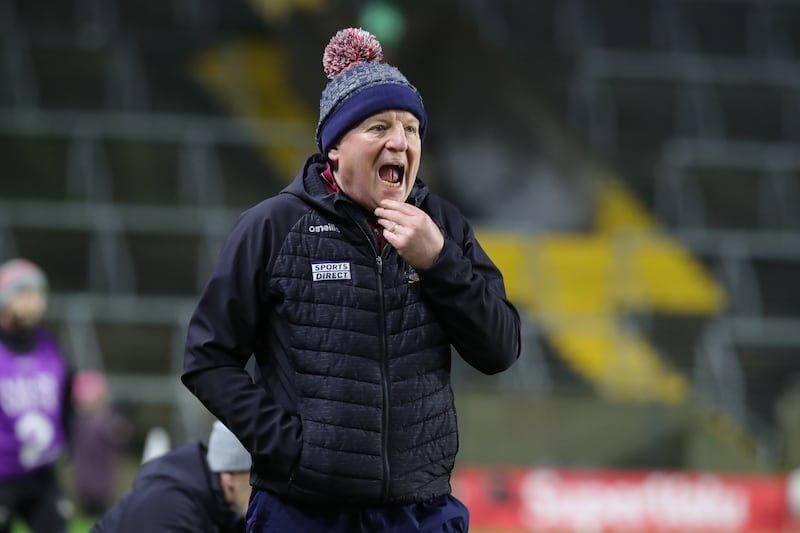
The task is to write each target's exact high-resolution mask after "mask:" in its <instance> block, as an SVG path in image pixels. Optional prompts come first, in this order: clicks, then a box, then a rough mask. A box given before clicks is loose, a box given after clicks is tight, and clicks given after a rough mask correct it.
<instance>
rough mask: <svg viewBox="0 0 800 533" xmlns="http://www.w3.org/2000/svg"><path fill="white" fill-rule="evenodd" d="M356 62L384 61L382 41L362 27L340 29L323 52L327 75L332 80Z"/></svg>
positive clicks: (323, 64)
mask: <svg viewBox="0 0 800 533" xmlns="http://www.w3.org/2000/svg"><path fill="white" fill-rule="evenodd" d="M356 63H383V48H382V47H381V43H379V42H378V39H376V38H375V36H374V35H372V34H371V33H370V32H368V31H365V30H362V29H361V28H347V29H344V30H339V31H338V32H336V35H334V36H333V37H331V40H330V42H329V43H328V46H326V47H325V52H324V53H323V54H322V69H323V70H324V71H325V75H326V76H328V79H331V80H332V79H334V78H335V77H336V76H338V75H339V74H341V73H342V71H344V70H345V69H347V68H348V67H350V66H352V65H354V64H356Z"/></svg>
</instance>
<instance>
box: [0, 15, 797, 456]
mask: <svg viewBox="0 0 800 533" xmlns="http://www.w3.org/2000/svg"><path fill="white" fill-rule="evenodd" d="M269 4H270V3H269V2H259V1H256V0H253V1H251V2H246V1H244V0H241V1H226V2H223V1H214V0H204V1H199V2H198V1H193V0H171V1H166V2H139V1H134V0H70V1H66V2H63V1H57V0H40V1H39V2H30V3H29V2H23V1H21V0H0V32H1V34H2V39H1V40H0V161H3V166H4V168H3V171H2V173H3V178H2V179H1V180H0V255H2V256H11V255H25V256H28V257H31V258H32V259H34V260H35V261H38V262H39V263H41V264H42V265H43V266H44V267H45V268H46V269H47V270H48V272H49V273H50V275H51V278H52V285H53V289H54V291H53V305H52V313H51V320H52V322H53V325H54V326H55V327H56V328H57V331H58V332H59V333H60V336H61V337H62V338H63V339H64V341H65V346H66V347H67V350H68V351H69V353H70V354H71V355H72V356H73V358H74V362H75V363H76V364H77V365H79V366H82V367H94V368H100V369H103V370H105V371H107V372H108V373H109V375H110V377H111V382H112V386H113V388H114V390H115V391H116V392H117V395H118V398H119V399H120V400H122V401H126V402H131V403H134V404H136V405H137V406H139V408H140V409H141V411H142V414H141V416H142V417H143V419H144V420H145V424H146V425H166V426H168V427H170V428H171V430H172V431H173V432H174V433H175V435H176V436H177V437H176V438H177V439H180V438H181V436H196V437H202V436H203V435H204V428H205V423H206V419H205V418H203V413H202V412H201V411H199V410H198V409H197V404H196V402H195V401H194V400H193V399H192V398H191V397H190V396H189V395H188V393H185V392H184V391H183V389H182V387H181V386H180V385H179V382H178V379H177V374H178V373H179V371H180V363H181V361H180V359H181V353H182V345H183V336H184V335H185V326H186V321H187V320H188V315H189V313H190V312H191V309H192V307H193V305H194V303H195V296H196V294H197V291H198V290H199V289H200V286H201V284H202V283H203V282H204V280H205V276H206V275H207V273H208V269H209V268H210V265H211V263H212V261H213V259H214V256H215V254H216V253H217V251H218V249H219V246H220V243H221V239H222V238H223V237H224V236H225V235H226V234H227V232H228V230H229V228H230V226H231V224H232V223H233V221H234V219H235V216H236V214H237V213H238V212H239V210H240V209H241V208H243V207H245V206H247V205H249V204H251V203H253V202H254V201H256V200H258V199H260V198H262V197H265V196H268V195H270V194H272V193H274V192H276V191H277V190H278V189H279V188H280V187H282V186H283V184H284V183H285V182H286V180H287V179H288V178H289V177H290V176H291V175H292V173H293V172H294V169H295V168H296V167H297V165H299V163H300V161H301V159H300V158H301V157H302V156H303V155H304V154H306V153H308V151H309V150H313V149H314V147H313V143H312V132H313V128H314V125H315V122H316V118H315V117H316V109H315V106H316V103H317V102H316V99H317V98H318V96H319V91H318V88H319V87H320V86H321V85H322V83H324V80H323V79H322V78H321V73H320V72H318V70H315V69H316V65H317V64H318V52H319V50H318V49H319V46H318V43H322V42H324V41H325V40H326V39H327V38H328V37H329V36H330V35H331V34H332V31H334V30H335V29H338V27H339V26H342V25H344V24H351V23H352V20H354V19H355V18H356V17H357V10H358V8H359V5H360V3H359V2H348V1H344V0H342V1H338V2H334V1H330V2H322V1H306V2H302V1H297V2H288V3H286V5H289V6H294V11H292V8H287V9H289V12H288V13H287V12H283V13H282V14H281V16H278V15H277V14H276V13H275V11H274V10H270V9H267V7H268V6H269ZM403 9H404V10H405V11H406V13H407V17H408V20H411V19H413V20H414V21H415V23H414V24H409V25H408V28H407V32H408V34H409V36H408V39H407V41H408V43H409V44H408V46H407V47H406V46H405V45H404V47H403V48H404V49H403V50H388V53H389V54H394V55H393V56H392V60H393V61H396V62H398V63H400V64H402V68H403V70H404V72H407V74H408V75H409V78H411V79H413V80H420V81H419V82H418V85H420V89H421V91H422V94H424V95H425V97H426V105H427V106H428V107H429V108H430V109H431V111H432V112H433V113H436V115H435V117H436V122H437V124H440V125H439V126H437V128H435V129H433V131H431V133H430V136H429V139H428V140H427V141H426V142H427V143H428V144H427V146H428V147H429V148H427V152H426V158H428V161H426V163H425V164H426V165H429V166H428V167H427V168H424V169H423V170H432V172H429V174H431V175H433V176H435V177H434V179H435V180H438V181H436V182H435V183H434V185H435V186H437V187H439V188H441V189H444V190H445V191H446V192H447V193H448V194H450V193H452V196H454V197H455V199H456V200H457V201H459V202H460V203H461V204H462V205H464V206H465V208H466V210H467V212H468V213H469V214H470V215H471V216H472V217H474V218H475V220H476V225H478V227H479V230H480V231H481V233H482V239H484V241H485V243H486V246H487V248H488V249H489V251H490V253H491V254H492V256H493V257H496V259H497V261H498V263H499V264H500V265H501V267H502V268H503V270H504V272H505V273H506V276H507V281H508V286H509V292H510V294H511V297H512V298H513V299H514V301H515V302H518V304H519V305H520V309H521V310H522V311H523V313H524V315H525V317H526V320H525V324H524V335H525V342H524V346H525V353H524V355H523V358H522V360H521V361H520V365H519V367H518V370H517V371H516V372H511V373H508V374H505V375H502V376H500V377H498V378H492V380H491V381H488V382H486V384H487V386H489V387H491V388H494V389H503V390H514V391H517V392H533V393H557V392H558V391H562V390H572V388H574V387H578V388H580V389H581V390H591V391H593V393H596V394H597V395H598V396H599V397H601V398H605V399H607V400H609V401H611V402H633V403H640V404H643V405H649V404H663V405H672V406H674V405H682V404H685V403H686V402H690V401H696V400H700V401H702V402H704V403H705V404H707V405H710V406H714V407H715V408H718V409H719V412H722V413H725V414H726V416H729V417H730V418H731V420H733V421H735V422H736V424H740V425H741V427H742V428H744V429H745V430H746V431H748V432H751V433H748V435H751V436H752V438H754V439H755V442H756V443H757V445H758V446H757V447H759V446H760V447H761V448H762V451H763V450H767V453H766V457H767V460H766V461H767V464H770V465H774V464H776V462H777V461H779V459H778V456H779V455H780V449H779V448H780V446H779V442H778V441H779V435H778V432H779V428H778V424H779V421H778V420H776V419H775V410H776V403H777V402H779V401H780V400H781V398H782V396H783V395H784V394H785V393H787V392H788V391H789V390H790V388H791V387H792V385H793V383H794V380H795V379H796V373H797V372H796V371H797V369H798V364H797V360H798V358H797V356H798V350H799V349H800V338H798V333H797V332H798V331H800V327H798V326H800V306H798V304H797V302H799V301H800V294H798V291H800V284H798V283H797V282H796V281H795V278H796V276H797V269H798V263H800V234H799V233H798V230H800V214H798V212H797V210H796V206H797V205H800V204H799V203H798V201H800V190H799V189H800V184H799V183H798V179H799V178H800V156H798V153H797V150H796V149H795V148H796V143H797V141H798V137H800V122H798V120H800V119H799V118H798V117H800V114H799V113H798V111H799V110H800V100H798V96H797V85H798V84H799V83H800V81H799V80H800V71H798V67H797V65H798V63H797V59H798V57H800V39H799V38H798V35H800V34H798V32H796V31H791V29H792V28H796V27H798V25H800V6H798V5H797V4H796V3H794V2H791V1H789V0H765V1H761V2H752V1H746V0H713V1H712V0H540V1H537V2H513V1H505V0H504V1H498V2H495V1H488V0H484V1H471V2H458V1H456V0H453V1H452V2H443V3H441V4H437V5H431V3H430V2H421V1H416V0H415V1H409V2H404V3H403ZM270 17H272V18H270ZM296 26H302V28H303V31H302V32H301V31H297V30H296V29H295V27H296ZM442 28H447V29H448V30H449V31H442ZM742 36H746V38H744V39H743V38H742ZM434 42H435V43H436V45H435V46H432V45H431V43H434ZM312 44H313V45H312ZM405 48H407V50H406V49H405ZM420 58H424V59H425V60H420ZM443 61H446V62H447V63H443ZM476 63H479V64H481V65H483V66H482V69H484V70H485V72H483V73H482V74H484V75H483V76H474V77H472V78H471V80H472V83H473V85H474V88H475V89H476V90H477V91H489V90H500V91H501V92H502V93H503V96H504V97H503V98H497V99H496V100H494V99H492V100H489V99H486V100H485V101H484V102H483V104H485V105H483V106H478V109H476V110H475V113H476V115H474V116H470V117H468V118H471V120H467V121H466V122H463V116H464V115H465V112H464V110H465V109H473V108H472V107H470V106H471V105H472V104H474V102H475V98H476V97H475V96H474V93H470V92H467V91H465V90H464V89H463V81H464V80H463V79H462V78H461V77H460V76H458V75H456V74H453V72H449V71H447V69H443V68H441V65H442V64H448V65H450V66H451V67H452V69H453V70H454V71H456V72H471V70H470V69H472V68H474V64H476ZM298 65H302V68H301V67H298ZM484 84H485V85H484ZM486 94H490V93H488V92H487V93H486ZM499 126H503V128H500V127H499ZM491 128H496V129H495V130H491ZM500 129H504V130H507V131H505V132H504V135H505V136H503V135H501V134H499V133H497V134H494V135H492V136H490V137H496V139H500V141H497V140H496V139H494V142H495V145H492V144H491V142H492V139H486V138H484V137H481V130H491V131H495V132H496V131H499V130H500ZM473 130H474V131H473ZM453 132H458V133H459V135H452V133H453ZM450 137H453V139H452V140H451V139H450ZM471 143H472V144H471ZM498 144H499V145H504V144H505V145H507V146H511V148H510V152H509V151H503V150H509V149H508V148H507V147H503V146H496V145H498ZM464 146H466V147H468V148H469V147H471V148H474V150H465V149H464ZM487 146H488V148H487ZM467 152H468V154H467ZM429 154H430V155H429ZM453 154H455V155H453ZM466 155H469V156H470V158H469V159H467V158H466ZM487 160H488V161H490V162H491V165H490V166H488V168H487V171H488V172H492V173H493V174H492V175H493V181H492V183H491V185H492V186H491V187H486V186H485V184H484V186H481V182H476V183H463V180H461V181H459V178H461V177H462V176H463V175H469V174H468V172H471V171H473V170H476V169H483V168H484V167H481V166H480V165H482V164H485V162H486V161H487ZM498 161H503V162H506V161H512V162H513V164H512V163H508V165H507V166H508V168H505V167H503V168H498V165H497V162H498ZM465 165H466V166H468V168H465ZM469 165H471V166H469ZM521 169H522V170H521ZM531 169H532V170H531ZM475 173H476V174H477V171H476V172H475ZM546 175H552V176H553V178H552V179H551V180H550V182H549V183H550V185H549V186H546V187H545V186H543V185H540V184H541V183H546V180H545V179H543V176H546ZM532 176H533V177H535V178H539V179H533V178H532ZM534 184H536V185H534ZM553 184H555V185H553ZM487 189H491V190H487ZM490 195H494V196H490ZM554 198H555V199H556V200H561V201H562V202H557V201H555V200H554ZM487 199H488V200H490V201H487ZM548 204H550V206H552V205H555V206H557V207H556V209H550V210H549V211H548V210H547V209H546V208H547V207H548ZM495 205H497V206H500V208H499V209H494V210H492V209H490V208H491V207H493V206H495ZM545 212H546V214H541V213H545ZM509 213H514V216H510V215H509ZM534 215H539V218H533V217H534ZM526 216H529V217H531V218H525V217H526ZM455 374H456V377H457V379H458V380H459V383H461V384H467V385H470V386H483V385H484V381H483V380H482V379H480V377H479V376H475V375H474V374H470V373H468V372H466V371H464V370H463V368H461V367H460V366H458V365H457V366H456V367H455ZM591 417H592V418H594V417H595V415H592V416H591ZM734 425H735V424H734ZM726 427H727V426H726Z"/></svg>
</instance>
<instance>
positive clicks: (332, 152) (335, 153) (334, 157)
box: [327, 146, 339, 168]
mask: <svg viewBox="0 0 800 533" xmlns="http://www.w3.org/2000/svg"><path fill="white" fill-rule="evenodd" d="M327 157H328V161H329V162H330V163H331V167H332V168H336V163H338V162H339V147H338V146H333V147H331V148H328V154H327Z"/></svg>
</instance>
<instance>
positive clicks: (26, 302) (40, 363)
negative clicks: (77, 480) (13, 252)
mask: <svg viewBox="0 0 800 533" xmlns="http://www.w3.org/2000/svg"><path fill="white" fill-rule="evenodd" d="M46 308H47V279H46V277H45V274H44V272H42V270H41V269H40V268H39V267H38V266H36V265H35V264H33V263H31V262H30V261H27V260H25V259H14V260H11V261H8V262H6V263H3V264H2V265H0V533H7V532H9V531H10V530H11V525H12V523H13V522H14V520H15V519H21V520H23V521H24V522H25V523H27V525H28V527H29V528H30V530H31V531H32V532H33V533H60V532H64V531H66V523H67V516H68V510H69V503H68V500H67V499H66V498H65V497H64V494H63V492H62V489H61V486H60V483H59V481H58V477H57V475H56V469H55V465H56V461H57V460H58V459H59V458H60V457H61V454H62V451H63V449H64V446H65V442H66V425H67V424H66V421H67V420H68V411H69V408H68V397H69V389H70V387H69V381H70V376H69V368H68V365H67V363H66V361H65V359H64V357H63V356H62V354H61V351H60V350H59V348H58V346H57V345H56V342H55V341H54V340H53V338H52V337H50V335H48V334H47V332H45V331H44V329H43V328H42V326H41V322H42V318H43V316H44V312H45V310H46Z"/></svg>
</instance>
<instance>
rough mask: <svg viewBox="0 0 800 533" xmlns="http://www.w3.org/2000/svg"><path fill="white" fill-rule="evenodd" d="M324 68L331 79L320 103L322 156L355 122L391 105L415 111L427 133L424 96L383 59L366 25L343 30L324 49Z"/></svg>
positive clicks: (318, 142) (318, 125)
mask: <svg viewBox="0 0 800 533" xmlns="http://www.w3.org/2000/svg"><path fill="white" fill-rule="evenodd" d="M322 66H323V69H324V71H325V74H326V75H327V76H328V78H330V80H331V81H329V82H328V85H327V86H326V87H325V90H323V91H322V98H320V101H319V123H318V124H317V134H316V141H317V146H318V147H319V149H320V150H321V151H322V153H323V154H324V153H326V152H327V151H328V149H329V148H330V147H331V146H332V145H333V144H334V143H335V142H336V141H337V140H338V139H339V138H340V137H341V136H342V135H344V134H345V133H346V132H347V131H348V130H350V129H351V128H352V127H354V126H355V125H356V124H358V123H359V122H361V121H362V120H364V119H365V118H367V117H369V116H371V115H374V114H375V113H379V112H381V111H386V110H387V109H402V110H404V111H409V112H411V113H413V114H414V115H415V116H416V117H417V118H418V119H419V122H420V137H423V136H424V134H425V129H426V127H427V123H428V117H427V114H426V113H425V106H424V105H423V104H422V97H421V96H420V94H419V91H417V88H416V87H414V86H413V85H411V83H410V82H409V81H408V80H407V79H406V77H405V76H404V75H403V73H402V72H400V71H399V70H398V69H397V68H396V67H393V66H391V65H389V64H387V63H384V62H383V49H382V48H381V44H380V42H378V40H377V39H376V38H375V36H374V35H372V34H371V33H369V32H368V31H366V30H362V29H361V28H346V29H344V30H340V31H339V32H337V33H336V35H334V36H333V37H332V38H331V40H330V42H329V43H328V46H326V47H325V53H324V54H323V55H322Z"/></svg>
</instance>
